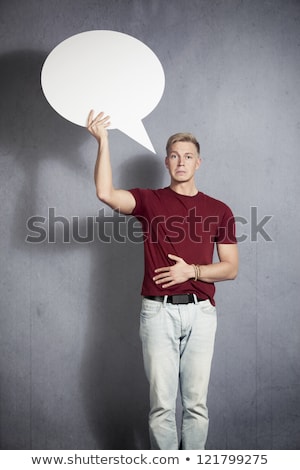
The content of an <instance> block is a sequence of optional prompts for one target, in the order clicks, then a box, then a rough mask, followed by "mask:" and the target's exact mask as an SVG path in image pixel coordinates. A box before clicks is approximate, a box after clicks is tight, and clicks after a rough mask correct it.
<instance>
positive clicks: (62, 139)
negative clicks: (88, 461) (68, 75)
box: [0, 0, 300, 449]
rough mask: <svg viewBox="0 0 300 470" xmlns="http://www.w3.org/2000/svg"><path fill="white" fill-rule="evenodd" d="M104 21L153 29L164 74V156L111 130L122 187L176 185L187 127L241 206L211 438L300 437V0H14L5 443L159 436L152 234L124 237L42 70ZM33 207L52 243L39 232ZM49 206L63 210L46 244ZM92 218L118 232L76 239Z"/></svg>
mask: <svg viewBox="0 0 300 470" xmlns="http://www.w3.org/2000/svg"><path fill="white" fill-rule="evenodd" d="M91 29H110V30H116V31H120V32H125V33H127V34H130V35H132V36H134V37H136V38H137V39H139V40H141V41H143V42H144V43H145V44H147V45H148V46H149V47H150V48H151V49H152V50H153V51H154V52H155V53H156V54H157V56H158V57H159V59H160V60H161V62H162V64H163V67H164V70H165V74H166V89H165V93H164V96H163V98H162V100H161V102H160V103H159V105H158V107H157V108H156V109H155V110H154V112H153V113H152V114H150V115H149V116H148V117H147V118H146V119H145V120H144V124H145V126H146V128H147V130H148V132H149V135H150V138H151V140H152V143H153V145H154V147H155V148H156V149H157V152H158V155H156V156H155V155H153V154H151V153H150V152H148V151H147V150H145V149H144V148H143V147H142V146H141V145H139V144H138V143H136V142H135V141H133V140H131V139H130V138H128V137H127V136H125V135H124V134H122V133H121V132H119V131H117V130H113V131H111V132H110V141H111V153H112V159H113V169H114V174H115V181H116V184H117V185H120V186H122V187H127V188H129V187H132V186H144V187H147V186H149V187H159V186H161V185H166V184H167V183H168V177H167V174H166V172H165V169H164V167H163V163H162V162H163V160H162V157H163V156H164V146H165V141H166V138H167V137H168V136H169V135H170V134H171V133H173V132H176V131H178V130H189V131H191V132H194V133H195V134H196V135H197V136H198V137H199V140H200V142H201V146H202V154H203V159H204V163H203V165H202V167H201V171H200V172H199V174H198V180H197V182H198V185H199V189H201V190H202V191H204V192H206V193H208V194H210V195H211V196H213V197H216V198H220V199H222V200H224V201H225V202H227V203H228V204H229V205H230V206H231V207H232V209H233V211H234V213H235V215H236V216H237V217H238V219H237V220H238V235H239V237H240V239H241V242H240V258H241V267H240V273H239V277H238V279H237V280H236V281H234V282H228V283H220V284H219V285H218V286H217V297H216V299H217V306H218V314H219V328H218V336H217V344H216V353H215V358H214V363H213V370H212V379H211V386H210V394H209V407H210V420H211V426H210V433H209V439H208V445H207V447H208V449H299V448H300V431H299V429H300V418H299V407H300V398H299V397H300V385H299V384H300V371H299V356H300V340H299V338H300V334H299V331H300V329H299V328H300V316H299V261H300V260H299V249H298V248H297V241H298V233H299V227H300V220H299V211H298V204H297V203H298V202H299V188H298V178H299V166H300V164H299V146H300V145H299V144H300V111H299V109H300V106H299V97H300V54H299V53H300V4H299V2H298V1H297V0H272V1H264V0H247V1H242V0H222V1H221V0H210V1H204V0H198V1H197V0H187V1H185V2H182V1H181V0H172V1H169V2H164V1H158V0H153V1H151V2H148V1H146V0H139V1H138V0H128V1H121V0H118V1H117V0H74V1H71V0H63V1H58V0H52V1H49V0H24V1H23V2H19V1H17V0H9V1H8V0H7V1H5V0H1V2H0V70H1V73H0V106H1V113H0V157H1V172H0V178H1V186H0V191H1V208H0V211H1V224H0V250H1V251H0V254H1V277H0V288H1V293H0V308H1V311H0V315H1V317H0V373H1V378H0V379H1V383H0V440H1V448H2V449H29V448H32V449H96V448H98V449H143V448H148V431H147V412H148V387H147V383H146V379H145V377H144V372H143V367H142V358H141V347H140V342H139V338H138V321H139V320H138V317H139V305H140V295H139V292H140V286H141V276H142V270H143V266H142V265H143V257H142V255H143V253H142V245H141V244H140V243H137V240H136V239H133V238H134V237H132V236H131V235H130V237H129V239H127V241H126V240H124V239H123V238H122V239H121V241H120V240H117V239H116V234H117V235H118V234H120V233H122V231H123V233H124V234H125V235H126V232H127V231H128V230H129V232H130V233H132V230H133V226H132V224H131V225H130V224H129V223H128V221H127V222H125V221H124V220H123V219H120V218H118V217H117V216H116V215H113V214H112V213H111V212H110V211H109V210H106V212H105V214H106V215H105V214H104V213H103V208H104V206H103V205H102V204H101V203H100V202H99V201H98V200H97V199H96V196H95V190H94V187H93V166H94V161H95V152H96V143H95V142H94V141H93V139H92V138H91V137H90V136H89V135H88V134H87V132H86V131H85V129H82V128H79V127H77V126H75V125H73V124H71V123H69V122H67V121H65V120H64V119H62V118H61V117H59V116H58V115H57V114H56V113H55V112H54V111H53V110H52V109H51V108H50V106H49V105H48V104H47V102H46V100H45V98H44V96H43V94H42V92H41V89H40V83H39V79H40V70H41V66H42V64H43V62H44V60H45V58H46V57H47V55H48V54H49V52H50V51H51V50H52V49H53V48H54V47H55V46H56V45H57V44H58V43H59V42H61V41H62V40H64V39H66V38H67V37H70V36H72V35H74V34H77V33H79V32H82V31H87V30H91ZM129 112H130V110H129ZM49 208H54V209H52V216H51V214H49ZM251 208H252V209H251ZM99 211H100V213H99ZM35 215H38V216H40V217H43V218H44V219H40V220H43V221H44V224H43V225H40V226H42V227H43V228H44V230H45V232H44V233H45V234H46V240H44V241H43V242H41V243H28V241H27V242H26V241H25V240H26V237H27V236H28V235H30V232H29V230H28V227H27V226H26V223H27V221H28V219H30V218H31V217H33V216H35ZM53 215H54V216H62V217H64V219H60V220H59V219H57V220H56V222H55V224H54V227H55V230H54V232H53V233H52V236H53V237H54V239H53V242H52V243H50V239H51V237H50V235H51V233H50V232H51V230H50V229H49V230H48V222H49V219H51V217H52V218H53ZM97 216H99V221H98V222H96V220H95V218H96V217H97ZM266 216H271V217H270V218H269V219H264V218H265V217H266ZM87 217H90V219H89V220H90V222H91V223H92V224H93V226H94V228H95V230H98V229H99V227H100V230H103V229H104V228H105V230H106V237H107V238H108V241H109V242H108V243H107V242H105V240H104V237H103V236H102V239H101V240H99V237H97V236H95V239H94V241H92V240H90V241H89V242H87V243H78V242H76V241H75V240H74V233H75V235H76V231H75V230H76V224H77V221H79V228H80V234H81V235H82V236H83V235H84V233H85V230H86V229H87V220H88V219H87ZM107 217H111V221H109V220H108V219H107ZM50 222H51V221H50ZM52 222H53V220H52ZM104 222H105V224H104ZM260 222H261V223H260ZM50 225H51V223H50ZM52 226H53V224H52ZM128 227H129V229H128ZM50 228H51V227H50ZM67 229H68V230H70V234H71V236H70V239H69V242H68V239H66V240H65V241H67V243H66V242H64V236H65V237H67V232H66V230H67ZM64 230H65V232H64ZM90 233H91V232H90ZM119 238H120V236H119Z"/></svg>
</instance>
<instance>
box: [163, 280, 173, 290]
mask: <svg viewBox="0 0 300 470" xmlns="http://www.w3.org/2000/svg"><path fill="white" fill-rule="evenodd" d="M175 284H176V282H175V281H171V282H168V284H163V285H162V286H161V287H162V288H163V289H165V288H166V287H171V286H174V285H175Z"/></svg>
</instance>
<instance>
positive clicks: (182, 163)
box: [178, 157, 184, 166]
mask: <svg viewBox="0 0 300 470" xmlns="http://www.w3.org/2000/svg"><path fill="white" fill-rule="evenodd" d="M182 165H184V157H178V166H182Z"/></svg>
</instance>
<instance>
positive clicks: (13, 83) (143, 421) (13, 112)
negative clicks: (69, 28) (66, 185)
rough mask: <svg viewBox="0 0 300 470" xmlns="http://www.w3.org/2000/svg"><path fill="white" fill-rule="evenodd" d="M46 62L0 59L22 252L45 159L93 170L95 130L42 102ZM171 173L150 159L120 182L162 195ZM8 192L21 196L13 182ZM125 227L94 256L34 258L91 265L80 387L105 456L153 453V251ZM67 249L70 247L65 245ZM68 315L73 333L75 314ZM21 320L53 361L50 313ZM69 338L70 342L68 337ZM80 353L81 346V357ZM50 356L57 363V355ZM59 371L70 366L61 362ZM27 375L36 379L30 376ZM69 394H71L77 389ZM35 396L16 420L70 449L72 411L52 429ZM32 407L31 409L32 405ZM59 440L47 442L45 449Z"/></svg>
mask: <svg viewBox="0 0 300 470" xmlns="http://www.w3.org/2000/svg"><path fill="white" fill-rule="evenodd" d="M45 58H46V54H44V53H42V52H34V51H18V52H15V53H10V54H7V55H4V56H2V57H0V65H1V75H0V94H1V108H2V112H1V113H0V145H1V153H2V155H4V156H6V157H7V156H8V155H9V157H10V158H9V159H7V160H6V164H7V165H8V168H7V174H11V172H12V171H13V172H14V174H15V172H17V173H18V178H17V180H18V181H19V184H18V188H17V192H18V197H17V198H16V200H17V201H18V202H17V206H16V208H15V212H14V220H13V226H12V228H11V233H12V241H11V243H12V244H13V245H14V247H16V248H17V249H19V250H28V246H25V245H24V239H25V227H26V220H27V219H28V217H30V216H32V214H35V213H36V201H37V200H38V199H37V198H41V197H42V195H41V194H40V193H39V189H38V174H39V165H41V164H42V162H43V160H44V159H55V158H58V159H59V161H60V164H61V165H62V169H63V170H66V171H68V172H70V173H73V174H74V179H75V178H78V176H76V172H78V173H79V174H80V173H82V167H83V165H84V163H83V161H82V157H81V155H80V152H79V150H78V149H79V148H80V144H82V142H83V140H85V139H86V138H87V137H86V130H85V129H81V128H79V127H78V126H73V125H70V123H68V122H67V121H65V120H64V119H62V118H60V117H59V116H58V115H57V114H56V113H55V112H54V111H53V110H52V109H51V107H50V106H49V105H48V103H47V102H46V100H45V98H44V96H43V94H42V91H41V88H40V82H39V77H40V71H41V67H42V64H43V62H44V60H45ZM3 110H4V111H3ZM162 170H163V165H162V162H161V161H159V159H155V158H154V159H152V158H151V159H150V160H149V159H148V158H145V157H144V156H143V155H141V156H140V157H139V158H136V159H134V160H132V161H129V162H128V161H127V162H126V165H125V164H124V166H122V167H121V170H120V171H121V174H120V180H121V181H122V184H124V187H134V186H140V187H158V186H159V185H160V183H161V181H162V175H163V174H164V172H163V171H162ZM14 181H16V180H14ZM7 190H10V191H11V190H14V191H15V190H16V189H15V188H11V187H10V185H9V183H8V185H7ZM8 197H9V194H8ZM103 217H104V216H103ZM111 218H112V217H111ZM122 220H123V219H122ZM102 223H103V224H104V223H105V220H104V219H103V221H100V225H101V224H102ZM119 224H120V217H119V216H118V215H117V214H115V215H114V216H113V220H112V222H111V223H110V225H109V227H108V226H107V225H106V227H105V230H106V233H107V235H108V236H110V242H109V243H103V242H101V241H100V242H99V241H94V242H92V243H91V244H89V246H88V247H87V246H86V245H85V246H82V245H80V244H78V243H75V242H71V244H70V245H68V246H67V247H66V245H64V244H63V243H61V242H60V241H59V242H58V243H56V244H51V245H50V244H47V243H46V244H36V245H35V246H34V249H32V250H31V257H32V266H31V269H32V270H34V269H35V266H34V263H35V261H36V260H38V259H39V258H41V257H42V256H43V257H44V259H45V260H48V262H50V261H51V262H52V260H53V259H54V257H55V256H56V257H60V258H61V257H62V256H63V255H64V253H65V250H72V251H73V250H74V256H76V252H77V250H82V249H84V250H86V253H87V255H88V256H90V257H91V262H90V267H91V272H90V292H89V304H88V305H86V309H87V318H88V320H87V328H86V331H85V333H83V334H85V337H84V338H83V339H82V340H83V341H84V344H85V346H84V354H83V357H82V358H81V359H82V362H81V364H80V365H79V366H80V367H79V369H80V374H79V375H78V377H76V378H75V380H78V383H80V384H81V389H82V399H83V401H84V403H83V405H84V409H85V410H86V413H87V421H88V423H89V426H90V430H91V432H92V434H93V435H94V440H95V441H96V442H97V444H98V448H100V449H144V448H147V447H148V426H147V413H148V385H147V383H146V379H145V376H144V372H143V366H142V353H141V347H140V340H139V337H138V327H139V310H140V287H141V282H142V275H143V262H142V259H143V248H142V243H141V242H138V243H135V242H132V241H128V240H127V241H122V242H120V241H118V240H116V239H115V236H114V234H115V233H117V232H118V230H119ZM124 228H125V231H126V230H127V228H128V225H126V224H124V225H123V229H124ZM125 235H126V233H125ZM58 240H62V238H61V237H58ZM31 248H32V247H31ZM46 262H47V261H46ZM39 266H40V263H39ZM32 275H33V272H30V273H28V276H32ZM77 281H78V280H76V279H75V280H74V282H77ZM55 282H56V281H55ZM57 282H58V281H57ZM16 287H17V286H16ZM42 287H43V286H42ZM32 302H33V303H34V299H33V301H32ZM62 313H63V314H64V316H66V317H67V320H66V321H67V322H70V324H71V322H72V321H73V315H72V313H73V312H72V311H68V312H65V311H64V312H62ZM59 314H60V312H58V315H59ZM20 315H24V318H23V319H22V324H24V323H25V324H26V322H27V323H28V325H29V323H30V324H31V325H33V330H32V336H31V338H29V337H28V342H29V341H30V342H31V344H28V345H27V347H28V349H33V351H32V354H31V357H34V358H35V360H36V361H43V358H44V357H45V352H44V351H43V353H42V354H39V353H40V350H39V348H41V343H42V341H41V340H40V341H36V338H35V335H38V334H39V326H38V325H39V323H38V315H41V312H40V311H39V312H38V309H36V308H35V306H34V305H31V306H30V312H26V311H25V309H24V311H22V312H20ZM45 319H46V321H48V322H49V323H50V322H55V319H53V318H51V317H49V316H46V315H45V316H44V321H45ZM35 325H36V326H35ZM50 326H52V328H49V327H50ZM55 327H56V325H55V324H54V325H53V324H52V325H50V324H48V325H47V324H44V325H43V328H44V329H46V330H47V329H48V328H49V330H50V331H51V330H54V331H55ZM65 334H66V335H68V331H66V332H65ZM52 341H53V338H52ZM70 341H71V339H70ZM53 343H55V339H54V341H53ZM55 346H57V345H55V344H53V347H55ZM61 347H63V346H61ZM76 347H77V345H76V344H74V351H75V350H76ZM35 348H36V350H34V349H35ZM47 354H49V355H51V351H48V352H47ZM74 357H76V354H74ZM74 360H75V359H74ZM0 365H1V368H0V373H1V375H2V371H3V370H4V369H3V368H4V367H7V364H4V363H2V361H1V362H0ZM55 366H56V367H65V365H64V366H62V364H60V363H59V364H55ZM30 367H31V366H30ZM38 370H43V364H40V365H39V368H38ZM24 372H25V373H24V376H26V377H27V380H29V379H28V377H30V371H29V370H28V371H24ZM18 380H19V379H16V382H15V383H14V384H13V385H14V387H16V388H20V389H22V388H24V383H22V382H19V381H18ZM20 380H24V379H20ZM55 385H56V384H55V383H53V384H49V388H48V389H47V390H49V394H52V392H53V388H55ZM7 387H8V386H7ZM62 388H63V387H62ZM66 388H67V389H68V388H70V384H69V386H68V387H66ZM29 389H30V393H31V396H26V395H24V398H23V400H26V399H28V401H30V403H31V416H30V417H29V416H20V413H18V415H17V416H18V417H17V418H16V419H18V420H21V421H22V420H23V421H24V420H26V419H27V420H28V421H30V423H31V426H32V427H33V428H34V427H35V426H36V430H35V429H33V430H32V436H38V434H39V432H45V433H48V434H52V448H61V449H63V448H68V447H67V446H68V445H69V444H68V442H69V441H65V439H66V438H65V436H64V434H63V432H61V434H60V429H61V430H63V428H61V427H60V424H59V423H60V419H61V418H60V413H61V411H62V410H60V409H59V407H57V408H56V409H53V410H50V413H51V415H52V416H51V423H47V421H46V422H45V420H47V416H48V414H49V410H48V411H47V412H46V411H45V410H42V409H41V408H40V406H37V403H36V399H35V397H36V395H35V391H36V384H35V385H34V386H33V384H31V385H30V387H29ZM2 392H3V396H2V397H0V398H1V400H4V406H7V407H8V408H9V407H12V406H13V405H16V404H14V403H12V402H11V400H13V398H12V395H11V390H9V389H6V388H5V387H3V388H2ZM37 395H38V393H37ZM44 398H45V399H44V403H47V397H44ZM70 399H72V398H70ZM76 406H78V403H76V402H75V401H74V409H76ZM24 408H26V409H29V403H28V406H26V404H25V406H24ZM47 413H48V414H47ZM53 423H54V424H53ZM55 423H56V424H55ZM14 424H15V426H13V429H11V436H7V438H6V439H7V442H3V448H19V449H22V448H25V444H22V443H23V442H25V441H24V440H23V441H22V439H23V438H21V436H18V435H17V434H18V429H19V426H18V423H14ZM1 426H2V424H1ZM28 426H29V424H28ZM76 426H78V427H79V429H80V432H82V433H86V432H90V431H88V430H85V429H83V428H82V423H80V422H77V423H76ZM80 432H79V433H78V434H80ZM53 436H54V437H53ZM37 439H39V441H38V442H39V444H37V443H36V442H35V441H34V437H32V438H31V442H30V446H31V448H38V447H39V445H41V444H40V442H43V439H42V438H40V437H39V438H38V437H37ZM53 439H54V440H53ZM55 439H56V441H55ZM13 440H14V443H13V444H12V441H13ZM50 441H51V439H49V441H47V439H46V438H45V439H44V442H50ZM53 442H56V443H55V444H53ZM26 445H28V444H26ZM53 446H54V447H53ZM76 447H77V448H82V446H81V443H80V442H75V443H74V448H76ZM40 448H42V447H40ZM44 448H46V447H44Z"/></svg>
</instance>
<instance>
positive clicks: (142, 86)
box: [41, 30, 165, 153]
mask: <svg viewBox="0 0 300 470" xmlns="http://www.w3.org/2000/svg"><path fill="white" fill-rule="evenodd" d="M41 85H42V89H43V92H44V95H45V97H46V99H47V101H48V102H49V104H50V105H51V106H52V107H53V108H54V109H55V111H56V112H57V113H58V114H60V115H61V116H63V117H64V118H65V119H67V120H68V121H71V122H73V123H74V124H78V125H79V126H84V127H85V126H86V125H87V117H88V114H89V112H90V110H91V109H94V110H96V111H97V112H99V111H104V112H105V113H107V114H109V115H110V118H111V126H110V129H119V130H121V131H122V132H124V133H125V134H127V135H128V136H129V137H131V138H132V139H134V140H136V141H137V142H139V143H140V144H141V145H143V146H144V147H146V148H147V149H148V150H151V151H152V152H153V153H155V150H154V148H153V145H152V143H151V140H150V138H149V136H148V133H147V131H146V129H145V127H144V125H143V123H142V119H143V118H144V117H146V116H147V115H148V114H150V113H151V111H153V109H154V108H155V107H156V106H157V104H158V103H159V101H160V99H161V97H162V95H163V92H164V87H165V75H164V70H163V67H162V65H161V63H160V61H159V60H158V58H157V56H156V55H155V54H154V52H153V51H152V50H151V49H150V48H149V47H148V46H146V45H145V44H144V43H143V42H141V41H139V40H138V39H136V38H134V37H132V36H129V35H127V34H124V33H119V32H116V31H108V30H95V31H87V32H84V33H79V34H76V35H75V36H71V37H70V38H68V39H66V40H65V41H63V42H61V43H60V44H59V45H58V46H56V47H55V48H54V49H53V50H52V52H50V54H49V55H48V57H47V59H46V61H45V62H44V65H43V68H42V73H41Z"/></svg>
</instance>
